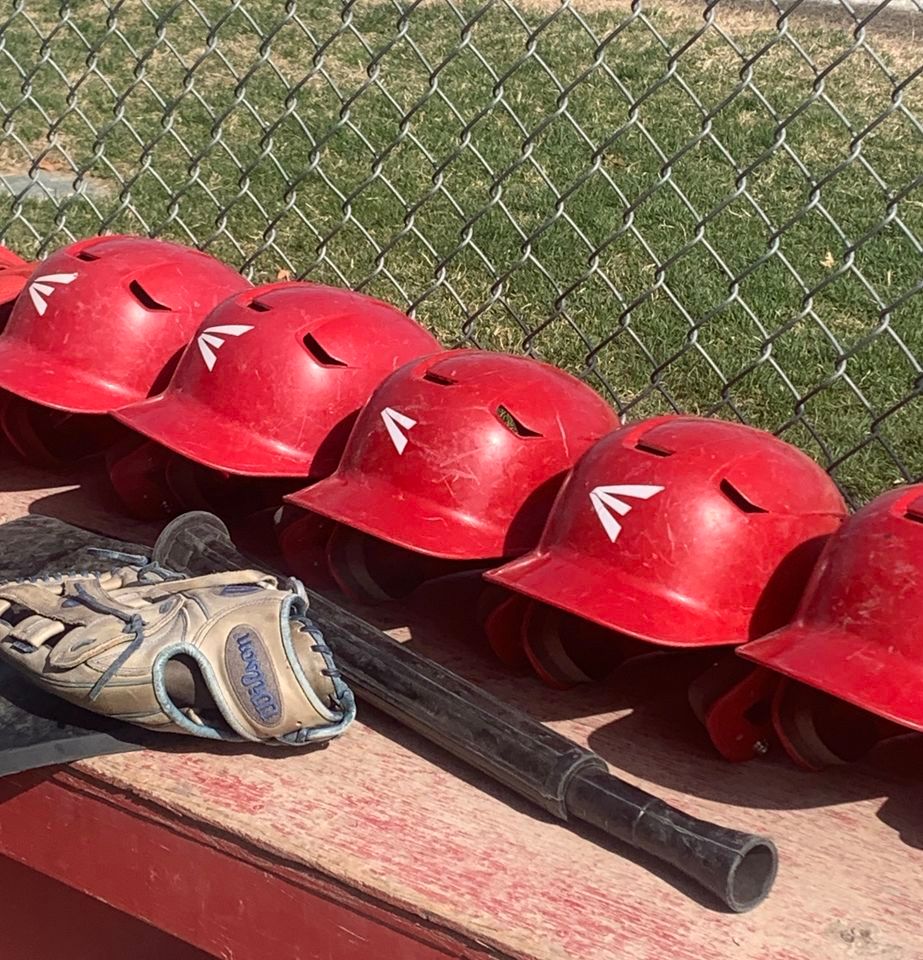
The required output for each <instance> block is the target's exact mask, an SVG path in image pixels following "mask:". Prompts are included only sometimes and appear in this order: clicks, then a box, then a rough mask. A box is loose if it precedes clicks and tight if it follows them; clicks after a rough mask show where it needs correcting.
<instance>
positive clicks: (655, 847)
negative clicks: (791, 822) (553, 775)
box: [565, 770, 778, 913]
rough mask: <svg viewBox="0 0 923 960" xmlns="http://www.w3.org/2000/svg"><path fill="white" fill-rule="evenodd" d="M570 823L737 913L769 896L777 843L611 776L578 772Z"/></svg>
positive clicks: (569, 795)
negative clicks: (653, 860)
mask: <svg viewBox="0 0 923 960" xmlns="http://www.w3.org/2000/svg"><path fill="white" fill-rule="evenodd" d="M565 804H566V806H567V812H568V815H569V817H570V818H573V819H577V820H582V821H583V822H585V823H590V824H592V825H593V826H595V827H598V828H599V829H600V830H603V831H604V832H605V833H607V834H608V835H609V836H611V837H616V838H617V839H619V840H621V841H624V842H625V843H627V844H629V845H630V846H632V847H634V848H635V849H638V850H643V851H645V852H646V853H649V854H651V855H652V856H654V857H657V858H658V859H659V860H662V861H663V862H665V863H668V864H670V865H671V866H673V867H675V868H676V869H677V870H680V871H682V873H684V874H686V876H688V877H691V878H692V879H693V880H695V881H696V882H697V883H699V884H701V885H702V886H703V887H705V888H706V889H708V890H710V891H711V892H712V893H714V894H715V895H716V896H717V897H718V898H719V899H720V900H721V901H722V902H723V903H724V904H726V905H727V906H728V907H729V908H730V909H731V910H733V911H735V912H736V913H743V912H744V911H746V910H752V909H753V908H754V907H755V906H757V905H758V904H760V903H761V902H762V901H763V900H765V899H766V897H767V896H768V894H769V891H770V889H771V888H772V884H773V881H774V880H775V876H776V870H777V868H778V853H777V852H776V847H775V844H774V843H773V842H772V841H771V840H769V839H768V838H766V837H760V836H756V835H754V834H751V833H742V832H741V831H739V830H732V829H730V828H728V827H720V826H718V825H717V824H714V823H709V822H708V821H707V820H699V819H697V818H696V817H692V816H690V815H689V814H687V813H683V812H682V811H681V810H677V809H676V808H675V807H671V806H670V805H669V804H668V803H664V801H662V800H658V799H657V798H656V797H654V796H652V795H651V794H649V793H645V791H644V790H640V789H639V788H637V787H634V786H632V785H631V784H629V783H626V782H625V781H624V780H619V779H618V778H617V777H613V776H611V775H610V774H608V773H605V772H602V771H598V770H587V771H581V772H579V773H577V774H576V775H575V776H574V777H573V778H572V779H571V781H570V783H569V785H568V788H567V792H566V795H565Z"/></svg>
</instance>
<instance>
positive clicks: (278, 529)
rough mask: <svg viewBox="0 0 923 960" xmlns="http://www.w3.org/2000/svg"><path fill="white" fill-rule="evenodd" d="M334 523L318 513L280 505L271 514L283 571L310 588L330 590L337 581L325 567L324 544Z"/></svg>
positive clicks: (325, 545) (325, 554) (325, 551)
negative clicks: (326, 588) (328, 588)
mask: <svg viewBox="0 0 923 960" xmlns="http://www.w3.org/2000/svg"><path fill="white" fill-rule="evenodd" d="M333 527H334V523H333V521H332V520H328V519H327V518H326V517H323V516H321V515H320V514H319V513H310V512H309V511H305V510H300V509H299V508H298V507H292V506H289V505H288V504H283V505H282V506H281V507H279V508H278V509H277V510H276V511H275V513H274V515H273V528H274V530H275V534H276V543H277V544H278V545H279V550H280V551H281V553H282V559H283V561H284V563H285V570H286V572H287V573H291V574H292V575H293V576H296V577H297V578H298V579H299V580H301V581H302V583H305V584H307V585H308V586H310V587H331V586H336V582H335V581H334V579H333V577H332V576H331V574H330V570H329V567H328V564H327V541H328V540H329V539H330V534H331V533H332V532H333Z"/></svg>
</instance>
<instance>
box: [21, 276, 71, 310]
mask: <svg viewBox="0 0 923 960" xmlns="http://www.w3.org/2000/svg"><path fill="white" fill-rule="evenodd" d="M76 279H77V274H76V273H46V274H45V276H44V277H36V278H35V279H34V280H33V281H32V283H30V284H29V296H30V297H31V298H32V306H33V307H35V312H36V313H37V314H38V315H39V316H40V317H44V316H45V311H46V310H47V309H48V300H47V298H48V297H50V296H51V295H52V294H53V293H54V292H55V290H57V289H58V287H66V286H67V284H69V283H73V282H74V281H75V280H76Z"/></svg>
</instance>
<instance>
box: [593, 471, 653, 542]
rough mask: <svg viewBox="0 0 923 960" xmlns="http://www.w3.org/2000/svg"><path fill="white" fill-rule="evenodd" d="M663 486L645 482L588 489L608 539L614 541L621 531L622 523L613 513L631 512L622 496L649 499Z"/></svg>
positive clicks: (630, 507)
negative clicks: (654, 485)
mask: <svg viewBox="0 0 923 960" xmlns="http://www.w3.org/2000/svg"><path fill="white" fill-rule="evenodd" d="M661 490H663V487H652V486H648V485H647V484H643V483H640V484H636V483H626V484H623V485H622V486H614V487H594V488H593V489H592V490H591V491H590V503H592V504H593V509H594V510H595V511H596V516H597V517H599V522H600V523H601V524H602V525H603V530H605V531H606V535H607V536H608V537H609V539H610V540H611V541H612V542H613V543H615V541H616V540H618V537H619V534H620V533H621V532H622V525H621V523H619V521H618V520H617V519H616V517H615V514H618V515H619V516H620V517H624V516H627V515H628V514H629V513H631V509H632V506H631V504H630V503H625V501H624V500H622V499H621V498H622V497H629V498H631V499H633V500H650V499H651V497H654V496H656V495H657V494H658V493H660V491H661Z"/></svg>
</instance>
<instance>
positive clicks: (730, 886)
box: [153, 511, 778, 912]
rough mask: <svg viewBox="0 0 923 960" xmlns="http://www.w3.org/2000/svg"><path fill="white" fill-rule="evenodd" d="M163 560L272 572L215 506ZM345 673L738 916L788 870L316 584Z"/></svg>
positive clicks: (193, 521) (173, 529) (557, 810)
mask: <svg viewBox="0 0 923 960" xmlns="http://www.w3.org/2000/svg"><path fill="white" fill-rule="evenodd" d="M153 559H154V560H156V561H158V562H160V563H162V564H163V566H165V567H168V568H171V569H173V570H177V571H179V572H184V573H191V574H200V573H209V572H213V571H215V570H227V569H235V568H253V567H256V568H257V569H265V567H266V565H265V564H261V563H259V562H257V561H251V560H249V559H248V558H247V557H245V556H244V555H243V554H241V553H240V552H239V551H238V550H237V548H236V547H235V545H234V543H233V541H232V540H231V538H230V535H229V534H228V530H227V527H225V525H224V524H223V523H222V522H221V520H219V519H218V518H217V517H215V516H214V515H212V514H210V513H204V512H199V511H196V512H194V513H187V514H183V515H182V516H181V517H178V518H177V519H176V520H174V521H172V522H171V523H170V524H168V526H167V527H166V528H165V529H164V531H163V533H162V534H161V536H160V538H159V539H158V541H157V546H156V547H155V548H154V554H153ZM308 596H309V599H310V607H311V613H312V616H314V617H316V619H317V620H318V626H319V627H320V628H321V630H322V632H323V634H324V637H325V639H326V641H327V643H328V644H329V646H330V648H331V649H332V650H333V653H334V657H335V659H336V661H337V666H338V667H339V669H340V671H341V673H342V674H343V676H344V677H345V679H346V681H347V682H348V683H349V684H350V686H351V687H352V688H353V691H354V692H355V694H356V696H357V697H360V698H361V699H362V700H364V701H366V702H367V703H370V704H373V705H374V706H376V707H378V708H379V709H380V710H382V711H383V712H384V713H386V714H388V715H389V716H391V717H394V718H395V719H397V720H398V721H400V722H401V723H402V724H405V725H406V726H408V727H410V728H411V729H413V730H415V731H417V732H418V733H420V734H421V735H422V736H423V737H425V738H426V739H427V740H429V741H431V742H433V743H436V744H438V745H439V746H441V747H443V748H445V749H446V750H448V751H449V752H450V753H451V754H453V755H454V756H456V757H458V758H459V759H461V760H463V761H465V762H466V763H468V764H470V765H471V766H473V767H475V768H477V769H478V770H480V771H481V772H482V773H485V774H487V775H488V776H490V777H491V778H493V779H494V780H498V781H499V782H501V783H503V784H505V785H506V786H507V787H509V788H510V789H511V790H514V791H515V792H516V793H518V794H519V795H520V796H521V797H524V798H525V799H526V800H529V801H531V802H532V803H535V804H537V805H538V806H540V807H541V808H542V809H544V810H546V811H547V812H548V813H551V814H553V815H554V816H555V817H558V818H559V819H560V820H565V821H567V820H579V821H583V822H584V823H589V824H592V825H593V826H595V827H598V828H599V829H600V830H602V831H603V832H604V833H606V834H608V835H609V836H610V837H615V838H617V839H618V840H621V841H623V842H625V843H627V844H629V845H630V846H632V847H635V848H636V849H638V850H643V851H645V852H646V853H649V854H652V855H653V856H655V857H657V858H658V859H660V860H662V861H664V862H665V863H669V864H671V865H672V866H674V867H675V868H677V869H678V870H680V871H682V872H683V873H684V874H686V875H687V876H688V877H691V878H692V879H694V880H696V881H697V882H698V883H699V884H701V885H702V886H703V887H705V888H707V889H708V890H710V891H711V892H712V893H714V894H715V895H716V896H717V897H718V898H719V899H720V900H721V901H722V902H723V903H724V904H725V905H727V906H728V907H729V908H730V909H731V910H734V911H736V912H743V911H745V910H750V909H752V908H753V907H755V906H756V905H757V904H759V903H760V902H761V901H762V900H764V899H765V898H766V896H767V895H768V894H769V891H770V889H771V887H772V884H773V881H774V879H775V875H776V869H777V865H778V854H777V852H776V848H775V845H774V844H773V842H772V841H771V840H770V839H768V838H766V837H760V836H755V835H753V834H750V833H743V832H741V831H738V830H732V829H729V828H727V827H721V826H718V825H717V824H714V823H709V822H708V821H706V820H699V819H697V818H696V817H692V816H690V815H689V814H687V813H684V812H683V811H681V810H678V809H676V808H675V807H672V806H670V805H669V804H668V803H665V802H664V801H663V800H659V799H658V798H657V797H655V796H653V795H651V794H649V793H647V792H645V791H644V790H641V789H639V788H638V787H635V786H632V785H631V784H630V783H627V782H625V781H624V780H621V779H620V778H618V777H615V776H613V775H612V774H610V773H609V772H608V768H607V766H606V763H605V761H604V760H603V759H602V758H601V757H599V756H598V755H597V754H595V753H594V752H593V751H592V750H587V749H585V748H584V747H581V746H579V745H578V744H576V743H574V742H573V741H572V740H568V739H567V737H564V736H562V735H561V734H559V733H556V732H555V731H553V730H551V729H549V728H548V727H546V726H545V725H544V724H542V723H540V722H539V721H537V720H534V719H533V718H532V717H529V716H527V715H526V714H525V713H523V712H522V711H521V710H517V709H515V708H514V707H511V706H509V705H508V704H505V703H503V702H502V701H501V700H498V699H497V698H496V697H493V696H491V695H490V694H488V693H486V692H485V691H483V690H481V689H480V688H479V687H477V686H475V685H474V684H471V683H469V682H468V681H467V680H464V679H462V678H461V677H459V676H458V675H457V674H454V673H452V672H451V671H450V670H447V669H445V668H444V667H442V666H440V665H439V664H438V663H435V662H434V661H432V660H429V659H427V658H426V657H421V656H419V655H418V654H416V653H414V652H413V651H411V650H408V649H407V648H405V647H404V646H402V645H401V644H399V643H397V642H395V641H394V640H392V639H391V638H390V637H388V636H387V634H385V633H383V632H382V631H380V630H378V629H377V628H376V627H373V626H372V625H371V624H369V623H366V622H365V621H364V620H362V619H360V618H359V617H357V616H355V615H354V614H352V613H350V612H349V611H347V610H345V609H343V608H342V607H340V606H339V605H337V604H335V603H333V602H331V601H330V600H327V599H326V598H325V597H323V596H321V595H320V594H317V593H314V592H313V591H310V590H309V591H308Z"/></svg>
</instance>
